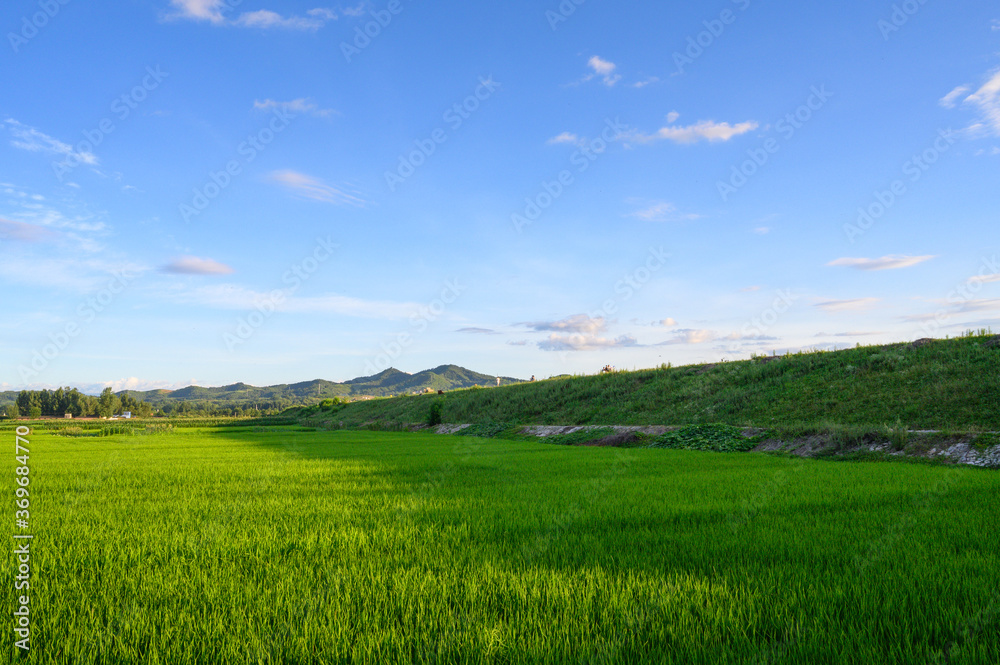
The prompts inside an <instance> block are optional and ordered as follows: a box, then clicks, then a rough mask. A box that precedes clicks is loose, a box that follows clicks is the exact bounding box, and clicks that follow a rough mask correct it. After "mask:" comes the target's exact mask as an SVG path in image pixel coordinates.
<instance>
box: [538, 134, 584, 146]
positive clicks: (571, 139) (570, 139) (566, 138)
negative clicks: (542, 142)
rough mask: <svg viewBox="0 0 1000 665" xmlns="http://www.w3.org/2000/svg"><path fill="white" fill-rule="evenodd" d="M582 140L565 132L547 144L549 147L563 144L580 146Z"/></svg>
mask: <svg viewBox="0 0 1000 665" xmlns="http://www.w3.org/2000/svg"><path fill="white" fill-rule="evenodd" d="M581 141H582V139H581V138H580V137H579V136H577V135H576V134H573V133H571V132H563V133H562V134H560V135H559V136H553V137H552V138H550V139H549V140H548V141H546V143H548V144H549V145H559V144H561V143H572V144H573V145H579V144H580V143H581Z"/></svg>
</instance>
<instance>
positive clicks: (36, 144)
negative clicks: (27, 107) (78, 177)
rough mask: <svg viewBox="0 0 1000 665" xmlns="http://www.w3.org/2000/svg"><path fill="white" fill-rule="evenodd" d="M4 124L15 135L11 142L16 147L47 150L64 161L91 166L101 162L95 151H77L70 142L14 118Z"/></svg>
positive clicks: (39, 150)
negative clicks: (64, 141) (55, 137)
mask: <svg viewBox="0 0 1000 665" xmlns="http://www.w3.org/2000/svg"><path fill="white" fill-rule="evenodd" d="M4 124H5V125H6V126H7V129H8V130H9V131H10V133H11V135H12V136H13V137H14V138H13V139H12V140H11V142H10V144H11V145H12V146H14V147H15V148H20V149H21V150H27V151H29V152H45V153H49V154H52V155H60V156H61V157H62V158H63V161H68V162H78V163H80V164H88V165H90V166H96V165H97V164H98V163H99V160H98V159H97V156H96V155H94V153H92V152H81V151H77V150H75V149H74V148H73V146H71V145H69V144H68V143H63V142H62V141H59V140H57V139H54V138H52V137H51V136H49V135H48V134H45V133H44V132H40V131H38V130H37V129H35V128H34V127H29V126H27V125H23V124H21V123H20V122H18V121H17V120H14V119H13V118H7V119H6V120H4Z"/></svg>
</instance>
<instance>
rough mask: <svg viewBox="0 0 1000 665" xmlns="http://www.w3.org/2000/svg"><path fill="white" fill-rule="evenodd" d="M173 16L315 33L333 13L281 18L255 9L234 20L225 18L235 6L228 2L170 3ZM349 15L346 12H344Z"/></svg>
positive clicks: (311, 12) (191, 0)
mask: <svg viewBox="0 0 1000 665" xmlns="http://www.w3.org/2000/svg"><path fill="white" fill-rule="evenodd" d="M170 4H171V6H172V7H173V8H174V9H175V11H174V13H172V14H169V15H168V16H167V18H169V19H188V20H193V21H207V22H209V23H211V24H212V25H219V26H222V25H233V26H239V27H243V28H263V29H268V28H281V29H286V30H318V29H319V28H322V27H323V26H324V25H326V23H327V22H328V21H335V20H336V19H337V13H336V12H334V11H333V10H331V9H326V8H323V7H319V8H316V9H310V10H309V11H307V12H306V15H305V16H282V15H281V14H278V13H277V12H273V11H271V10H269V9H258V10H256V11H252V12H243V13H242V14H239V15H238V16H235V17H234V18H228V17H227V16H226V13H227V12H228V11H229V10H231V9H232V7H233V6H234V5H235V4H239V3H232V2H231V0H170ZM344 14H345V15H351V16H353V15H355V14H349V13H348V11H345V12H344Z"/></svg>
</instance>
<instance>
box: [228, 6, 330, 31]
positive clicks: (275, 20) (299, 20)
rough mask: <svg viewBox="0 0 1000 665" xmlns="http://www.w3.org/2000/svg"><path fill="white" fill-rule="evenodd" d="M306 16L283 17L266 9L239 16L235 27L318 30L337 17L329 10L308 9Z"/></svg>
mask: <svg viewBox="0 0 1000 665" xmlns="http://www.w3.org/2000/svg"><path fill="white" fill-rule="evenodd" d="M306 14H307V16H289V17H284V16H282V15H281V14H278V13H276V12H272V11H270V10H267V9H259V10H257V11H255V12H246V13H244V14H240V16H239V18H237V19H236V25H239V26H242V27H244V28H285V29H286V30H318V29H320V28H322V27H323V26H324V25H326V22H327V21H331V20H335V19H336V18H337V15H336V14H334V13H333V12H331V11H330V10H329V9H310V10H309V11H308V12H306Z"/></svg>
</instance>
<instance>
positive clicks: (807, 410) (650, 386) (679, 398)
mask: <svg viewBox="0 0 1000 665" xmlns="http://www.w3.org/2000/svg"><path fill="white" fill-rule="evenodd" d="M988 339H991V338H990V337H988V336H985V335H973V336H969V337H963V338H959V339H951V340H939V341H936V342H933V343H930V344H927V345H924V346H919V347H915V348H914V347H911V346H910V345H909V344H899V345H893V346H888V347H861V348H855V349H848V350H845V351H837V352H832V353H829V352H818V353H808V354H800V355H791V356H787V357H784V358H782V359H780V360H777V361H773V362H767V363H763V362H760V361H758V360H747V361H740V362H729V363H720V364H718V365H716V366H714V367H711V368H705V367H697V366H692V367H675V368H662V369H651V370H642V371H637V372H618V373H613V374H602V375H597V376H586V377H571V378H562V379H551V380H547V381H538V382H535V383H529V384H520V385H516V386H509V387H503V388H493V389H470V390H459V391H454V392H449V393H448V394H447V395H446V398H445V402H444V408H443V412H442V414H441V415H442V418H443V420H444V422H449V423H487V422H506V423H521V424H537V425H686V424H707V423H717V422H724V423H728V424H731V425H740V426H757V427H772V426H775V425H793V424H808V425H814V424H818V423H831V424H835V425H864V426H869V427H877V428H885V427H890V428H896V429H898V428H899V427H902V428H917V429H963V428H966V429H967V428H975V427H978V428H981V429H983V430H1000V348H989V347H987V346H986V342H987V341H988ZM434 399H437V396H433V397H431V396H426V397H423V396H421V397H407V398H403V399H380V400H372V401H368V402H357V403H352V404H350V405H347V406H339V407H334V408H330V409H321V408H319V407H311V408H310V409H306V410H305V411H300V412H299V413H298V415H299V416H300V417H303V418H305V419H307V420H309V421H310V422H315V423H317V424H323V425H325V426H331V427H340V426H341V423H342V424H343V425H342V426H343V427H347V428H351V427H354V428H357V427H371V428H388V429H391V428H393V427H400V426H402V425H405V424H408V423H422V422H426V421H427V419H428V416H429V414H430V409H431V404H432V401H433V400H434ZM899 445H905V441H899Z"/></svg>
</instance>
